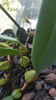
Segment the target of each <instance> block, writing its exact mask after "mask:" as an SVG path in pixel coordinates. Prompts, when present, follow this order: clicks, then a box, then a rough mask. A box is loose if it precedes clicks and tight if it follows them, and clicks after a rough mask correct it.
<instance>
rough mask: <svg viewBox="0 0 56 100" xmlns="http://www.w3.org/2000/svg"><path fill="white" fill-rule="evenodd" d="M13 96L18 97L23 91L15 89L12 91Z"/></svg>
mask: <svg viewBox="0 0 56 100" xmlns="http://www.w3.org/2000/svg"><path fill="white" fill-rule="evenodd" d="M12 96H13V98H14V99H18V98H20V97H21V96H22V93H21V91H20V89H15V90H14V91H13V92H12Z"/></svg>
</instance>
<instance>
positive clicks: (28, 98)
mask: <svg viewBox="0 0 56 100" xmlns="http://www.w3.org/2000/svg"><path fill="white" fill-rule="evenodd" d="M34 96H35V93H34V92H31V93H27V94H25V95H24V96H23V98H22V100H32V99H33V97H34Z"/></svg>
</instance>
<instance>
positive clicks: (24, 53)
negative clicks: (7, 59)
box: [19, 45, 28, 55]
mask: <svg viewBox="0 0 56 100" xmlns="http://www.w3.org/2000/svg"><path fill="white" fill-rule="evenodd" d="M19 51H20V52H21V53H22V55H27V53H28V49H27V47H26V46H25V45H22V46H20V47H19Z"/></svg>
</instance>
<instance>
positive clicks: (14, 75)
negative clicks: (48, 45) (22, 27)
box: [0, 29, 56, 100]
mask: <svg viewBox="0 0 56 100" xmlns="http://www.w3.org/2000/svg"><path fill="white" fill-rule="evenodd" d="M2 34H3V35H8V36H11V37H14V35H13V31H12V30H11V29H7V30H5V31H4V32H3V33H2ZM17 35H18V38H19V39H20V41H21V42H22V43H23V44H25V42H26V40H27V37H28V35H27V34H26V33H25V34H23V37H22V34H21V33H20V35H21V36H19V34H17ZM0 41H2V42H4V40H0ZM32 41H33V37H30V38H29V40H28V55H27V56H28V57H29V58H30V64H29V66H28V67H27V68H23V67H22V66H20V62H19V59H20V57H19V56H15V55H13V56H12V63H11V66H12V67H13V68H11V69H10V70H9V71H6V72H0V79H1V78H3V77H4V73H6V74H9V75H10V76H11V77H10V81H9V82H8V84H6V85H5V86H3V87H0V100H1V99H2V98H4V97H6V96H8V95H11V92H12V90H14V89H17V88H21V87H22V86H23V85H24V83H25V79H24V73H25V72H26V71H28V70H31V69H33V66H32V63H31V49H32ZM12 46H13V48H19V46H16V45H12ZM6 60H7V57H0V62H1V61H6ZM15 100H17V99H15ZM18 100H56V63H54V64H53V65H52V66H51V67H49V68H47V69H46V70H44V71H42V72H41V73H39V77H38V80H36V81H35V82H33V83H30V84H29V85H28V86H27V87H26V88H25V89H24V91H23V92H22V97H21V98H20V99H18Z"/></svg>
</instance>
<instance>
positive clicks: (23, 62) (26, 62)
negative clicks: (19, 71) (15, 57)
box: [20, 56, 30, 68]
mask: <svg viewBox="0 0 56 100" xmlns="http://www.w3.org/2000/svg"><path fill="white" fill-rule="evenodd" d="M29 63H30V59H29V58H28V57H26V56H23V57H21V58H20V65H21V66H22V67H24V68H26V67H27V66H28V65H29Z"/></svg>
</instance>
